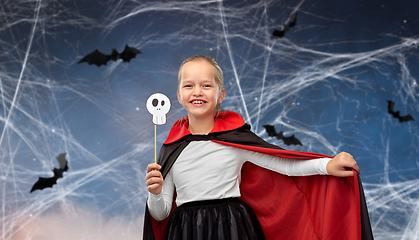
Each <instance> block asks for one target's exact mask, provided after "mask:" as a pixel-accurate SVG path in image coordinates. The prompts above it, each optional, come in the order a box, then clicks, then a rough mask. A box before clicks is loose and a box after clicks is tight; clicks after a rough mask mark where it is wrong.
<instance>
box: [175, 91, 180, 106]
mask: <svg viewBox="0 0 419 240" xmlns="http://www.w3.org/2000/svg"><path fill="white" fill-rule="evenodd" d="M176 95H177V100H178V101H179V103H180V94H179V90H177V92H176Z"/></svg>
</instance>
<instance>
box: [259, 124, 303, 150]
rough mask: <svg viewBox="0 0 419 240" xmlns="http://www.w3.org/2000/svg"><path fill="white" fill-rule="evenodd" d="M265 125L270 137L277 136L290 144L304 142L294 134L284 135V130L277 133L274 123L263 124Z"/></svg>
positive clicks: (286, 143)
mask: <svg viewBox="0 0 419 240" xmlns="http://www.w3.org/2000/svg"><path fill="white" fill-rule="evenodd" d="M263 127H264V128H265V130H266V132H267V133H268V135H269V136H270V137H276V138H277V139H280V140H281V139H282V141H284V144H285V145H287V146H289V145H301V146H303V144H302V143H301V142H300V140H298V138H296V137H295V136H294V134H293V135H291V136H290V137H284V132H282V131H281V132H279V133H277V132H276V131H275V126H273V125H263Z"/></svg>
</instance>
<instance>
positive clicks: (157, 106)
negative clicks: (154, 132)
mask: <svg viewBox="0 0 419 240" xmlns="http://www.w3.org/2000/svg"><path fill="white" fill-rule="evenodd" d="M146 106H147V110H148V111H149V112H150V113H151V114H152V115H153V123H154V124H156V125H162V124H165V123H166V114H167V113H168V112H169V110H170V100H169V98H168V97H166V95H164V94H161V93H155V94H153V95H151V96H150V97H149V98H148V99H147V103H146Z"/></svg>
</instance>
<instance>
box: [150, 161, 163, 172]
mask: <svg viewBox="0 0 419 240" xmlns="http://www.w3.org/2000/svg"><path fill="white" fill-rule="evenodd" d="M160 169H161V166H160V165H159V164H157V163H151V164H148V166H147V173H149V172H151V171H152V170H160Z"/></svg>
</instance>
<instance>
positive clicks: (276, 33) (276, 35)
mask: <svg viewBox="0 0 419 240" xmlns="http://www.w3.org/2000/svg"><path fill="white" fill-rule="evenodd" d="M284 34H285V31H284V30H281V31H278V30H276V29H275V30H274V32H273V33H272V35H271V39H274V38H282V37H283V36H284Z"/></svg>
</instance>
